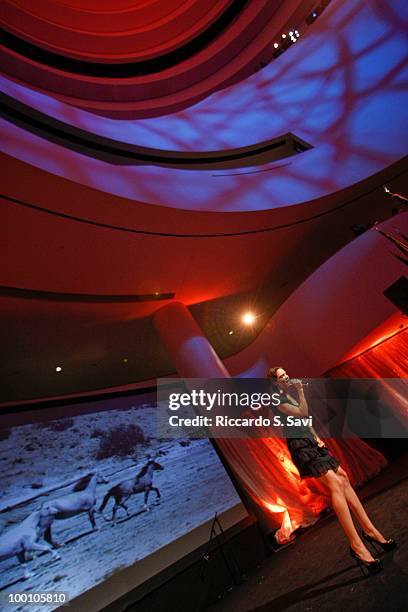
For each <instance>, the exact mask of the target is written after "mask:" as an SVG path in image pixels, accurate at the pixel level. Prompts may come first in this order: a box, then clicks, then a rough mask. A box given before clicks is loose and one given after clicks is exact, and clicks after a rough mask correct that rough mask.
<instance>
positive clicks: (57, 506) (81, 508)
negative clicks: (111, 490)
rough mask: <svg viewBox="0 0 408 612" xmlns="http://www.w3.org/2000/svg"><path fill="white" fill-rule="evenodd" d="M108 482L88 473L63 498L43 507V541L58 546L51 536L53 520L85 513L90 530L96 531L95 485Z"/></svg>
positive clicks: (101, 477) (93, 472) (47, 503)
mask: <svg viewBox="0 0 408 612" xmlns="http://www.w3.org/2000/svg"><path fill="white" fill-rule="evenodd" d="M107 482H109V481H108V480H107V479H106V478H105V477H104V476H101V475H100V474H98V472H96V471H92V472H89V474H86V476H84V477H83V478H81V479H80V480H79V481H78V482H77V483H76V485H75V486H74V487H73V489H72V491H73V492H72V493H68V494H67V495H64V496H63V497H59V498H57V499H54V500H52V501H50V502H46V503H44V505H43V510H44V511H45V512H46V513H48V517H49V520H48V525H47V526H46V529H45V532H44V539H45V540H46V541H47V542H49V544H51V546H54V547H56V546H59V544H58V543H56V542H54V541H53V539H52V534H51V525H52V523H53V522H54V520H64V519H68V518H71V517H72V516H76V515H78V514H82V513H83V512H85V513H87V515H88V517H89V521H90V523H91V527H92V529H98V527H97V525H96V521H95V506H96V485H97V484H102V483H107Z"/></svg>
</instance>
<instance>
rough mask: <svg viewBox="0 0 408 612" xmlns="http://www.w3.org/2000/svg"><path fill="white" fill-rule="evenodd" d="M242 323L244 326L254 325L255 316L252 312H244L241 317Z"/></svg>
mask: <svg viewBox="0 0 408 612" xmlns="http://www.w3.org/2000/svg"><path fill="white" fill-rule="evenodd" d="M242 322H243V323H245V325H252V324H253V323H255V315H254V314H253V313H252V312H246V313H245V314H244V315H243V317H242Z"/></svg>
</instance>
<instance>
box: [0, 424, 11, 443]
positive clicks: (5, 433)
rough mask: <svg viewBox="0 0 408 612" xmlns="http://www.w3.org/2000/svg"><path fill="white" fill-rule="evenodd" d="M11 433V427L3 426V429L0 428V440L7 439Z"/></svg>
mask: <svg viewBox="0 0 408 612" xmlns="http://www.w3.org/2000/svg"><path fill="white" fill-rule="evenodd" d="M10 434H11V429H8V428H7V427H5V428H4V429H0V442H1V441H2V440H8V438H9V437H10Z"/></svg>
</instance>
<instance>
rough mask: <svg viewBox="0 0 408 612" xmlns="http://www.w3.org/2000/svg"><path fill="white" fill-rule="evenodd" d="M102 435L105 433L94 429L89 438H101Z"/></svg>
mask: <svg viewBox="0 0 408 612" xmlns="http://www.w3.org/2000/svg"><path fill="white" fill-rule="evenodd" d="M104 435H105V432H104V431H103V430H102V429H98V428H96V429H94V430H93V432H92V433H91V435H90V438H103V436H104Z"/></svg>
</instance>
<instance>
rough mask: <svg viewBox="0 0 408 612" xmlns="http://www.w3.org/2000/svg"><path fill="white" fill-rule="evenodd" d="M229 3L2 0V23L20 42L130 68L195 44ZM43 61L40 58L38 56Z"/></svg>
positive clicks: (226, 0)
mask: <svg viewBox="0 0 408 612" xmlns="http://www.w3.org/2000/svg"><path fill="white" fill-rule="evenodd" d="M234 4H235V7H234V10H233V11H231V15H229V20H230V21H231V20H232V19H233V18H234V17H236V16H237V14H238V13H239V12H240V10H242V8H244V6H245V4H246V2H245V1H244V2H242V1H241V2H240V6H239V7H238V4H237V2H235V3H234V0H206V1H205V2H202V0H144V1H143V0H133V2H130V1H128V2H99V1H95V2H59V1H58V0H57V1H55V0H54V1H50V0H43V1H42V2H36V3H33V2H31V1H30V0H4V2H3V9H2V13H3V23H4V24H5V26H6V27H7V30H8V31H9V32H11V33H13V34H15V35H16V36H18V37H20V38H21V39H23V40H25V41H29V42H31V43H33V44H34V45H36V46H38V47H40V48H42V49H47V50H49V51H52V52H54V53H56V54H59V55H62V56H66V57H70V58H76V59H81V60H84V61H90V62H95V61H97V62H115V63H116V62H118V63H124V62H131V61H141V60H145V59H150V58H153V57H158V56H160V55H165V54H166V53H169V52H170V51H174V50H175V49H178V48H180V47H182V46H183V45H185V44H187V43H188V42H190V41H191V40H192V39H194V38H196V37H197V36H198V35H199V34H201V33H202V32H204V31H205V30H206V29H207V28H208V27H209V26H210V25H211V24H214V23H215V22H216V21H217V20H218V19H219V18H220V17H221V16H222V15H223V14H224V13H225V12H226V10H227V9H228V8H229V7H231V6H232V5H234ZM44 57H45V56H44Z"/></svg>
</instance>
